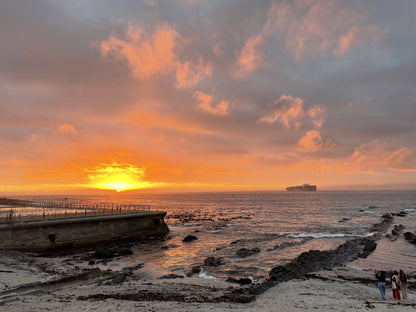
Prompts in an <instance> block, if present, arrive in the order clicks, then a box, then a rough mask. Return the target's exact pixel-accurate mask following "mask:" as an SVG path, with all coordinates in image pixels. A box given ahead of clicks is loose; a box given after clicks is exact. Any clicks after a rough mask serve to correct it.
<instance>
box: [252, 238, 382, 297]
mask: <svg viewBox="0 0 416 312" xmlns="http://www.w3.org/2000/svg"><path fill="white" fill-rule="evenodd" d="M376 246H377V244H376V242H375V241H374V239H373V238H370V237H366V238H359V239H354V240H350V241H347V242H345V243H344V244H342V245H340V246H338V248H336V249H334V250H323V251H320V250H309V251H307V252H304V253H302V254H300V255H299V256H298V257H297V258H295V259H294V260H292V261H291V262H289V263H288V264H286V265H279V266H276V267H274V268H272V269H271V271H270V273H269V276H268V277H267V278H266V279H265V281H264V282H263V284H261V285H259V286H254V287H252V288H251V290H250V291H251V293H253V294H256V295H257V294H261V293H263V292H264V291H265V290H267V289H268V288H270V287H272V286H274V285H276V284H277V283H280V282H286V281H289V280H292V279H303V278H307V273H309V272H314V271H319V270H321V269H324V268H331V267H334V266H339V265H341V264H343V263H346V262H349V261H351V260H353V259H356V258H358V257H367V256H368V254H369V253H370V252H371V251H373V250H374V249H375V248H376Z"/></svg>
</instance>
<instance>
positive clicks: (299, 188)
mask: <svg viewBox="0 0 416 312" xmlns="http://www.w3.org/2000/svg"><path fill="white" fill-rule="evenodd" d="M286 190H288V191H289V192H316V185H309V184H304V185H299V186H289V187H287V188H286Z"/></svg>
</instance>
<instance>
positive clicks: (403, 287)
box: [399, 270, 407, 299]
mask: <svg viewBox="0 0 416 312" xmlns="http://www.w3.org/2000/svg"><path fill="white" fill-rule="evenodd" d="M399 281H400V290H401V291H402V295H403V299H407V276H406V274H405V273H404V272H403V270H400V274H399Z"/></svg>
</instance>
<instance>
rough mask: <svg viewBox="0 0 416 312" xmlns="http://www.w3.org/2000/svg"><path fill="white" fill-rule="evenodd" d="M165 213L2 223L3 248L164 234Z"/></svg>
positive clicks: (38, 247) (0, 244)
mask: <svg viewBox="0 0 416 312" xmlns="http://www.w3.org/2000/svg"><path fill="white" fill-rule="evenodd" d="M165 215H166V212H136V213H126V214H120V215H108V216H94V217H83V218H66V219H56V220H45V221H31V222H18V223H8V224H0V249H17V250H26V251H42V250H51V249H56V248H62V247H78V246H84V245H89V244H94V243H103V242H110V241H115V240H128V239H136V238H140V237H146V236H152V235H162V234H166V233H168V232H169V229H168V226H167V225H166V223H165V221H164V217H165Z"/></svg>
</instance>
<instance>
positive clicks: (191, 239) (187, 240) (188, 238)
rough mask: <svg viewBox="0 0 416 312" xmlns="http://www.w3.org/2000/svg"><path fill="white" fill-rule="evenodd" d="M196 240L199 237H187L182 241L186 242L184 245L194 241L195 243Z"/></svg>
mask: <svg viewBox="0 0 416 312" xmlns="http://www.w3.org/2000/svg"><path fill="white" fill-rule="evenodd" d="M196 239H198V237H196V236H194V235H188V236H186V237H185V238H184V239H183V240H182V241H183V242H184V243H189V242H192V241H194V240H196Z"/></svg>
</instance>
